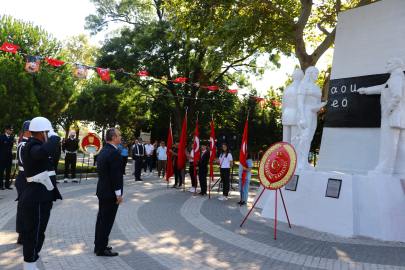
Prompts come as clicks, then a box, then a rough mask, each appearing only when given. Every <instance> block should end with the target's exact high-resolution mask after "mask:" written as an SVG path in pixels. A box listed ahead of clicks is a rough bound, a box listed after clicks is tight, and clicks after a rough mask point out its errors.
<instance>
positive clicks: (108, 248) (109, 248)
mask: <svg viewBox="0 0 405 270" xmlns="http://www.w3.org/2000/svg"><path fill="white" fill-rule="evenodd" d="M106 249H107V250H112V247H110V246H107V247H106ZM94 253H97V250H96V247H94Z"/></svg>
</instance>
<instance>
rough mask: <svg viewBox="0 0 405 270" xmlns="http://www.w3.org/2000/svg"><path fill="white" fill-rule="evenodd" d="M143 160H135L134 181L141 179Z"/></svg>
mask: <svg viewBox="0 0 405 270" xmlns="http://www.w3.org/2000/svg"><path fill="white" fill-rule="evenodd" d="M142 167H143V159H138V160H135V179H141V172H142Z"/></svg>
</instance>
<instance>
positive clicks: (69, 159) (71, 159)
mask: <svg viewBox="0 0 405 270" xmlns="http://www.w3.org/2000/svg"><path fill="white" fill-rule="evenodd" d="M76 162H77V155H76V154H70V153H67V154H66V157H65V178H69V176H68V175H69V165H71V166H72V178H76Z"/></svg>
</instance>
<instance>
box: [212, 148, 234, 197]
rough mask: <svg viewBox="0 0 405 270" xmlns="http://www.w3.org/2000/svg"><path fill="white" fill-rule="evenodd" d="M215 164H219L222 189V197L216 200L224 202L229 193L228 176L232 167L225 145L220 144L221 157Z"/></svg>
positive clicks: (230, 156)
mask: <svg viewBox="0 0 405 270" xmlns="http://www.w3.org/2000/svg"><path fill="white" fill-rule="evenodd" d="M216 162H217V163H219V168H220V172H221V180H222V187H223V188H222V191H223V195H222V197H220V198H218V200H220V201H226V200H228V193H229V176H230V174H231V167H232V166H233V159H232V154H231V153H229V149H228V145H227V144H226V143H223V144H222V149H221V155H220V156H219V158H218V159H217V160H216Z"/></svg>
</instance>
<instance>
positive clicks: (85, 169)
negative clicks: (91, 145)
mask: <svg viewBox="0 0 405 270" xmlns="http://www.w3.org/2000/svg"><path fill="white" fill-rule="evenodd" d="M92 163H93V161H92V160H90V164H92ZM81 170H82V163H81V162H76V173H80V172H81ZM70 172H71V168H69V173H70ZM87 172H89V173H96V172H97V166H87V164H86V163H85V164H83V173H87ZM64 173H65V160H64V159H59V164H58V169H57V171H56V174H64Z"/></svg>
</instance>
